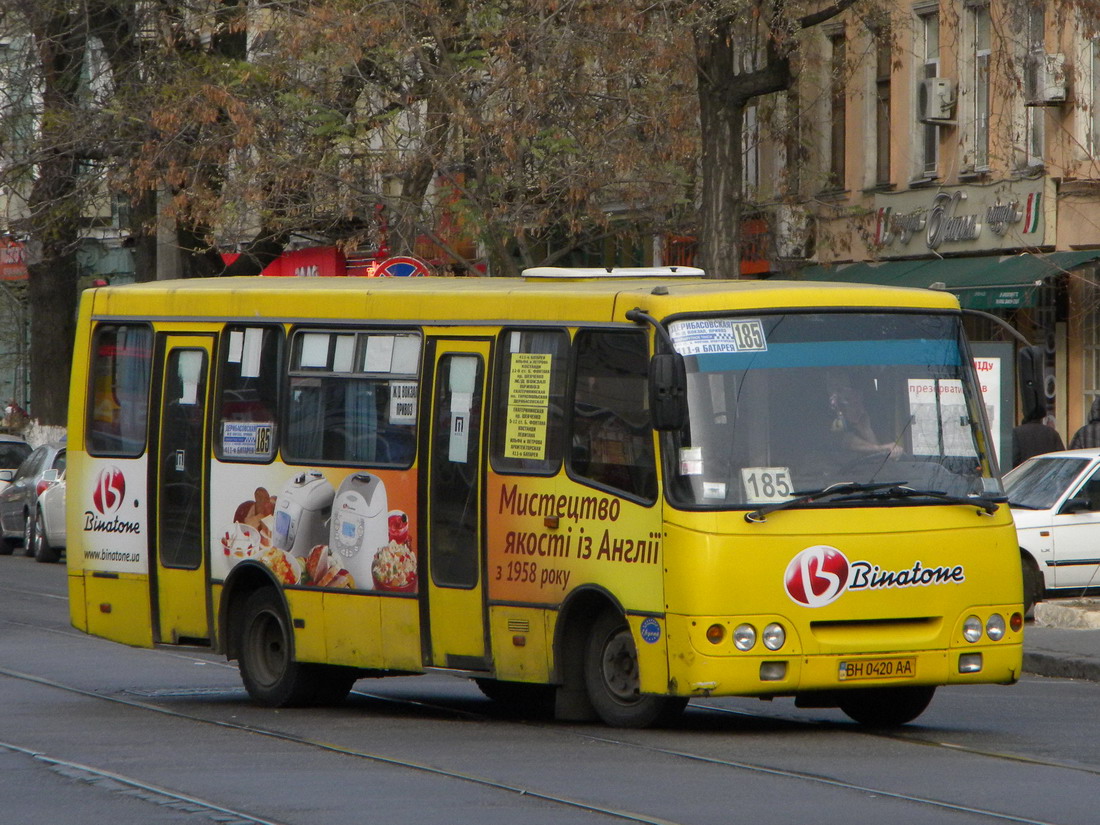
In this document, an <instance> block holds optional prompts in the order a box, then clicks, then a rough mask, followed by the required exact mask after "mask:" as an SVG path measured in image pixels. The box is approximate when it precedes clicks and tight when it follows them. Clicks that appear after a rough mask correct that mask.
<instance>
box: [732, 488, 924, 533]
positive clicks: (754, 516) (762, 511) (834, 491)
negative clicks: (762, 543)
mask: <svg viewBox="0 0 1100 825" xmlns="http://www.w3.org/2000/svg"><path fill="white" fill-rule="evenodd" d="M903 484H905V482H904V481H876V482H873V483H870V484H866V483H863V482H860V481H841V482H838V483H836V484H830V485H829V486H828V487H823V488H821V489H820V490H805V491H803V492H801V493H795V494H794V497H793V498H788V499H784V500H783V501H776V502H773V503H771V504H765V505H764V506H763V507H760V508H758V509H756V510H752V511H750V512H748V513H745V521H747V522H750V523H756V524H758V523H760V522H762V521H765V520H766V517H767V515H768V513H774V512H776V511H777V510H786V509H787V508H788V507H794V506H795V505H797V504H805V503H807V502H810V501H819V500H821V499H826V498H834V497H836V496H849V495H853V494H865V493H873V492H875V491H876V490H884V489H886V488H887V487H898V486H900V485H903Z"/></svg>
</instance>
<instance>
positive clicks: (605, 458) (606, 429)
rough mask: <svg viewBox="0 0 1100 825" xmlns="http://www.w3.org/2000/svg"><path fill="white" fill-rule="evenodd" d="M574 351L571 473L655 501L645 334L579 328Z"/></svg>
mask: <svg viewBox="0 0 1100 825" xmlns="http://www.w3.org/2000/svg"><path fill="white" fill-rule="evenodd" d="M576 351H577V357H576V384H575V395H574V404H573V448H572V453H571V456H570V466H571V469H572V471H573V474H574V475H576V476H578V477H580V478H582V479H587V480H589V481H592V482H594V483H596V484H598V485H601V486H605V487H612V488H614V489H616V490H621V491H622V492H623V493H626V494H627V495H631V496H635V497H637V498H639V499H642V500H645V501H653V500H655V499H656V497H657V471H656V469H655V465H654V456H653V434H652V430H651V428H650V422H649V409H648V397H647V392H646V374H647V368H648V353H647V349H646V339H645V335H644V334H643V333H641V332H633V331H632V332H608V331H604V330H599V331H597V330H581V331H580V332H579V333H577V340H576Z"/></svg>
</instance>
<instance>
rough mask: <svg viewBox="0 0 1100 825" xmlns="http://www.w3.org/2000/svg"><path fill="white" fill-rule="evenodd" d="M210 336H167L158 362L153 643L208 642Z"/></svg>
mask: <svg viewBox="0 0 1100 825" xmlns="http://www.w3.org/2000/svg"><path fill="white" fill-rule="evenodd" d="M213 349H214V337H213V336H212V335H169V336H167V337H166V338H165V339H164V344H163V349H162V352H163V357H162V360H161V362H160V367H161V381H160V382H159V384H158V386H159V388H160V396H159V398H160V407H159V413H158V415H159V423H160V426H159V428H158V432H159V436H158V438H157V442H156V455H155V461H154V462H153V463H152V466H153V467H155V468H156V469H155V473H156V481H155V484H156V516H155V524H156V533H155V536H156V539H155V541H156V588H155V595H154V614H155V616H156V617H157V633H156V641H158V642H161V643H166V644H179V643H181V642H202V641H208V640H209V639H210V638H211V632H210V627H211V621H210V604H209V593H210V587H209V582H208V576H209V571H208V569H207V563H206V558H207V552H206V551H207V547H206V541H207V540H206V536H207V532H208V531H207V530H206V521H207V514H206V507H205V505H204V502H205V500H206V497H205V491H206V489H207V483H208V477H207V468H208V466H209V453H210V447H209V444H208V442H207V438H206V432H207V426H206V417H207V409H208V406H209V405H208V385H209V383H210V381H209V379H210V363H211V354H212V352H213Z"/></svg>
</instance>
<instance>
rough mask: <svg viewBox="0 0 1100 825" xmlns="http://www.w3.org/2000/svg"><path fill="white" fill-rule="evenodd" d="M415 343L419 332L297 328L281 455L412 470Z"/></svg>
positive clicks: (417, 366)
mask: <svg viewBox="0 0 1100 825" xmlns="http://www.w3.org/2000/svg"><path fill="white" fill-rule="evenodd" d="M420 344H421V341H420V336H419V335H418V334H417V333H415V332H411V331H405V330H402V331H381V330H379V331H370V332H367V331H351V330H324V329H299V330H297V331H296V332H295V333H294V338H293V342H292V346H291V356H290V375H289V382H288V383H289V385H288V387H287V406H286V416H285V418H284V419H283V423H284V426H285V432H284V437H283V457H284V458H285V459H286V460H287V461H290V462H295V463H304V464H314V463H325V462H329V463H348V464H364V465H374V466H390V467H407V466H409V465H410V464H412V460H413V457H414V455H415V452H416V449H415V445H416V416H417V402H418V393H419V369H420Z"/></svg>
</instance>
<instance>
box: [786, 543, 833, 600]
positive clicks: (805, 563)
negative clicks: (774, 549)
mask: <svg viewBox="0 0 1100 825" xmlns="http://www.w3.org/2000/svg"><path fill="white" fill-rule="evenodd" d="M848 569H849V565H848V559H846V558H845V557H844V554H843V553H841V552H840V551H839V550H837V549H836V548H835V547H830V546H829V545H827V544H815V545H814V546H813V547H807V548H806V549H805V550H803V551H802V552H801V553H799V554H798V555H797V556H795V557H794V558H793V559H791V563H790V564H788V565H787V572H786V573H785V574H784V575H783V582H784V584H785V585H786V588H787V595H788V596H790V597H791V598H792V599H794V600H795V601H796V602H798V603H799V604H804V605H806V607H824V606H825V605H827V604H829V603H830V602H832V601H835V600H836V599H837V597H839V596H840V594H841V593H843V592H844V590H845V588H847V586H848Z"/></svg>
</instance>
